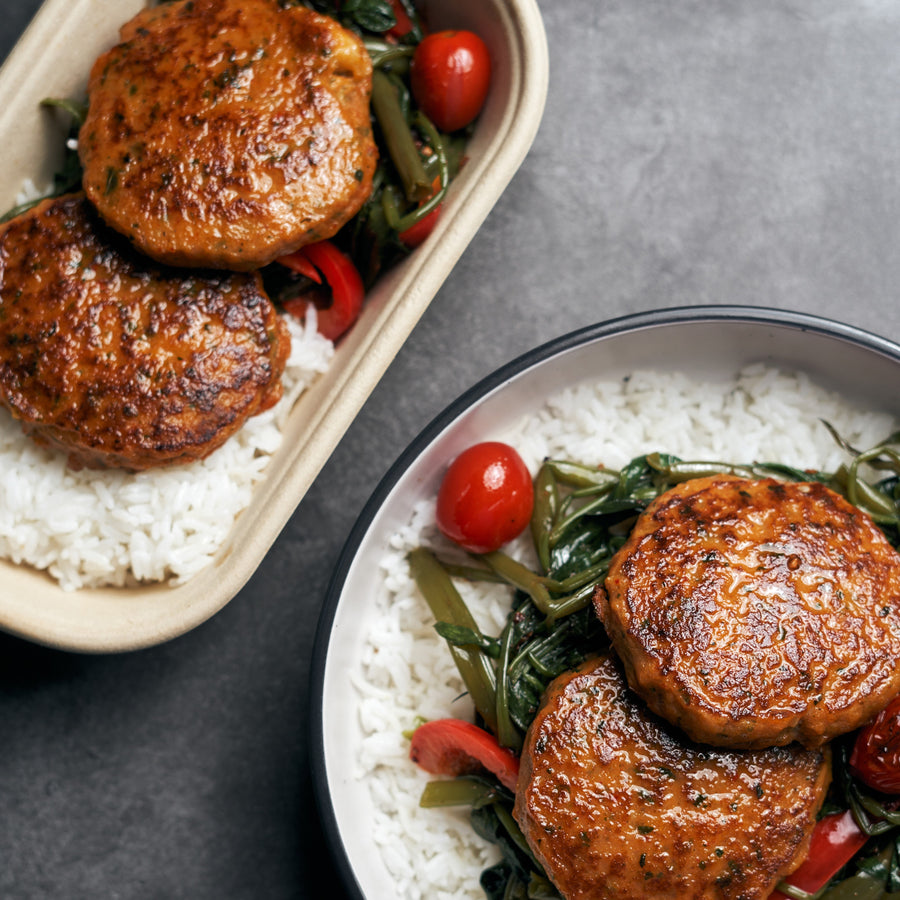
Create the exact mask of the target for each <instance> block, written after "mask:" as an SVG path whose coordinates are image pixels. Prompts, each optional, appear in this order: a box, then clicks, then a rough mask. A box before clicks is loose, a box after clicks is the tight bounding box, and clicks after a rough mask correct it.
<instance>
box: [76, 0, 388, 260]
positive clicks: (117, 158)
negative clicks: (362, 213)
mask: <svg viewBox="0 0 900 900" xmlns="http://www.w3.org/2000/svg"><path fill="white" fill-rule="evenodd" d="M120 36H121V43H119V44H118V45H116V46H115V47H113V48H112V49H111V50H109V51H108V52H106V53H104V54H103V55H102V56H100V57H99V59H97V61H96V62H95V63H94V66H93V68H92V70H91V76H90V81H89V84H88V100H89V109H88V115H87V118H86V120H85V122H84V125H83V126H82V128H81V131H80V134H79V141H78V148H79V154H80V157H81V160H82V163H83V164H84V188H85V191H86V192H87V195H88V197H89V199H90V200H91V201H92V202H93V203H94V205H95V206H96V207H97V209H98V210H99V211H100V213H101V215H102V216H103V218H104V219H105V220H106V221H107V222H108V223H109V224H110V225H112V226H113V227H114V228H116V229H117V230H118V231H120V232H122V234H124V235H126V236H127V237H128V238H129V239H130V240H131V241H132V242H133V243H134V245H135V246H136V247H138V248H139V249H140V250H141V251H142V252H144V253H146V254H147V255H149V256H151V257H152V258H154V259H156V260H158V261H160V262H164V263H167V264H172V265H185V266H201V267H215V268H229V269H236V270H248V269H254V268H258V267H260V266H262V265H265V264H266V263H269V262H271V261H272V260H273V259H275V258H276V257H277V256H280V255H281V254H284V253H289V252H292V251H294V250H296V249H298V248H299V247H301V246H302V245H304V244H307V243H311V242H313V241H318V240H321V239H323V238H327V237H330V236H331V235H333V234H334V233H335V232H336V231H337V230H338V229H339V228H340V227H341V226H342V225H343V224H344V223H345V222H346V221H347V220H348V219H350V218H351V217H352V216H353V215H354V214H355V213H356V212H357V211H358V210H359V208H360V207H361V206H362V204H363V203H364V202H365V200H366V198H367V197H368V196H369V194H370V193H371V187H372V175H373V172H374V170H375V164H376V161H377V150H376V147H375V143H374V139H373V136H372V126H371V117H370V113H369V98H370V95H371V86H372V64H371V60H370V58H369V55H368V53H367V52H366V50H365V48H364V46H363V44H362V41H361V40H360V39H359V38H358V37H357V36H356V35H355V34H353V33H352V32H350V31H348V30H347V29H345V28H343V27H342V26H341V25H340V24H339V23H338V22H336V21H334V20H333V19H331V18H329V17H327V16H323V15H319V14H318V13H315V12H313V11H312V10H309V9H307V8H306V7H303V6H299V5H286V4H279V3H278V0H175V2H172V3H163V4H160V5H158V6H154V7H151V8H148V9H146V10H143V11H141V12H140V13H138V15H137V16H135V17H134V19H132V20H131V21H130V22H129V23H127V24H126V25H125V26H123V28H122V29H121V33H120Z"/></svg>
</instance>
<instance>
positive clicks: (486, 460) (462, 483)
mask: <svg viewBox="0 0 900 900" xmlns="http://www.w3.org/2000/svg"><path fill="white" fill-rule="evenodd" d="M533 508H534V485H533V483H532V480H531V473H530V472H529V471H528V467H527V466H526V465H525V463H524V461H523V460H522V457H521V456H519V454H518V452H517V451H516V449H515V448H514V447H510V446H509V444H504V443H501V442H500V441H485V442H483V443H481V444H475V445H474V446H472V447H469V448H468V449H467V450H464V451H463V452H462V453H460V454H459V456H457V457H456V459H454V460H453V462H452V463H451V464H450V466H449V467H448V468H447V472H446V473H445V475H444V478H443V480H442V482H441V486H440V489H439V490H438V496H437V510H436V518H437V524H438V528H440V529H441V531H442V532H443V533H444V534H445V535H447V537H449V538H450V539H451V540H453V541H456V543H457V544H459V545H460V546H461V547H464V548H465V549H466V550H469V551H471V552H472V553H489V552H491V551H493V550H498V549H499V548H500V547H502V546H503V545H504V544H505V543H507V542H508V541H511V540H512V539H513V538H514V537H517V536H518V535H519V534H521V533H522V531H524V530H525V527H526V526H527V525H528V523H529V521H530V520H531V512H532V509H533Z"/></svg>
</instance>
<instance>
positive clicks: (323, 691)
mask: <svg viewBox="0 0 900 900" xmlns="http://www.w3.org/2000/svg"><path fill="white" fill-rule="evenodd" d="M751 363H765V364H767V365H769V366H773V367H777V368H782V369H786V370H790V371H794V372H800V373H805V374H807V375H808V376H809V377H810V378H811V379H812V380H813V381H814V382H816V383H817V384H819V385H821V386H822V387H824V388H826V389H829V390H833V391H836V392H837V393H839V394H840V395H841V396H843V397H844V398H845V399H847V400H848V401H851V402H858V403H860V404H861V405H862V406H864V407H865V408H868V409H873V410H883V411H884V412H887V413H890V414H892V415H894V416H900V395H898V392H897V390H896V388H897V385H898V384H900V346H898V345H897V344H894V343H892V342H890V341H888V340H885V339H883V338H880V337H878V336H876V335H874V334H870V333H868V332H865V331H862V330H860V329H858V328H855V327H852V326H849V325H844V324H840V323H837V322H833V321H829V320H826V319H822V318H819V317H816V316H811V315H806V314H801V313H792V312H784V311H780V310H773V309H763V308H747V307H733V306H717V307H700V308H690V309H671V310H662V311H658V312H652V313H642V314H639V315H634V316H627V317H624V318H619V319H615V320H612V321H609V322H604V323H600V324H598V325H594V326H591V327H588V328H585V329H582V330H579V331H576V332H573V333H571V334H567V335H565V336H563V337H560V338H558V339H556V340H552V341H550V342H549V343H547V344H544V345H542V346H540V347H538V348H537V349H535V350H533V351H531V352H530V353H526V354H525V355H523V356H521V357H519V358H518V359H516V360H514V361H512V362H511V363H509V364H508V365H505V366H503V367H502V368H500V369H498V370H497V371H496V372H495V373H493V374H492V375H490V376H489V377H487V378H485V379H484V380H483V381H481V382H480V383H479V384H477V385H475V386H474V387H473V388H471V389H470V390H469V391H467V392H466V393H464V394H463V395H462V396H461V397H460V398H459V399H458V400H456V402H454V403H452V404H451V405H450V406H449V407H448V408H447V409H446V410H444V412H442V413H441V414H440V415H439V416H437V417H436V418H435V419H434V421H432V422H431V424H430V425H428V427H427V428H425V429H424V431H423V432H422V433H421V434H420V435H419V436H418V437H417V438H416V439H415V440H414V441H413V442H412V444H410V446H409V447H408V448H407V449H406V450H405V451H404V453H403V454H402V455H401V456H400V458H399V459H398V460H397V462H396V463H395V464H394V466H393V467H392V468H391V469H390V471H389V472H388V473H387V475H386V476H385V478H384V479H383V480H382V482H381V484H379V486H378V488H377V490H376V491H375V493H374V494H373V495H372V497H371V499H370V500H369V502H368V503H367V505H366V506H365V508H364V509H363V511H362V514H361V515H360V517H359V519H358V521H357V522H356V525H355V526H354V528H353V530H352V532H351V534H350V536H349V539H348V540H347V543H346V545H345V547H344V549H343V552H342V553H341V556H340V558H339V561H338V565H337V568H336V570H335V572H334V575H333V578H332V581H331V584H330V587H329V590H328V593H327V596H326V599H325V603H324V606H323V609H322V613H321V618H320V621H319V626H318V632H317V635H316V643H315V651H314V659H313V677H312V685H311V690H312V698H311V699H312V703H311V707H312V715H311V721H310V727H311V731H312V745H311V746H312V763H313V775H314V783H315V790H316V796H317V801H318V803H319V808H320V811H321V815H322V821H323V826H324V829H325V832H326V835H327V837H328V840H329V843H330V845H331V847H332V850H333V852H334V855H335V859H336V861H337V864H338V867H339V868H340V870H341V873H342V876H343V878H344V881H345V885H346V888H347V890H348V891H349V893H350V894H351V896H353V897H356V898H366V900H381V898H384V897H393V896H401V893H400V890H399V889H398V885H397V884H396V881H395V879H393V878H392V876H391V875H390V873H389V871H388V869H387V868H386V866H385V864H384V862H383V860H382V858H381V856H380V854H379V851H378V848H377V846H376V843H375V841H374V839H373V835H372V818H373V816H372V809H373V808H372V806H371V802H372V801H371V800H370V798H369V793H368V789H367V787H366V785H365V783H364V782H363V781H362V780H360V779H358V778H357V777H356V776H355V775H354V770H355V769H356V768H357V766H356V760H357V754H358V753H359V750H360V743H361V740H362V731H361V729H360V726H359V722H358V716H357V715H356V714H355V713H356V710H357V708H358V704H359V699H358V697H357V696H356V694H355V691H354V688H353V686H352V683H351V679H350V678H349V677H348V672H350V671H351V670H352V669H353V667H354V666H355V665H356V664H357V661H358V660H359V658H360V654H361V652H362V648H363V646H364V644H365V640H366V636H367V634H368V633H369V629H370V627H371V624H372V616H373V615H376V614H377V613H376V612H375V605H374V604H373V603H371V602H370V599H371V597H372V595H373V592H374V591H376V590H378V589H379V586H378V584H377V579H378V577H379V574H378V573H379V571H380V570H379V562H380V560H381V558H382V557H383V555H384V554H385V552H386V550H387V548H388V543H389V541H390V538H391V536H392V535H394V534H395V533H396V532H397V531H398V529H399V528H401V527H402V526H404V525H405V524H406V523H407V522H408V521H409V520H410V518H411V516H412V514H413V510H414V509H415V507H416V506H417V504H419V503H420V502H421V501H423V500H428V499H429V498H431V497H433V496H434V495H435V494H436V491H437V486H438V483H439V479H440V477H441V474H442V472H443V470H444V468H445V466H446V464H447V462H448V460H450V459H452V458H453V457H454V456H455V455H456V454H457V453H459V452H460V451H461V450H462V449H464V448H465V447H466V446H468V445H469V444H471V443H474V442H476V441H480V440H486V439H490V438H492V437H495V436H499V435H503V433H504V432H505V431H507V430H509V429H510V428H511V427H512V426H513V425H514V424H515V423H516V422H517V421H518V420H520V419H521V418H522V417H523V416H524V415H526V414H527V413H528V412H530V411H533V410H535V409H536V408H537V407H539V406H540V405H541V404H542V403H543V401H544V400H545V399H547V398H549V397H552V396H553V395H555V394H557V393H558V392H559V391H561V390H563V389H564V388H567V387H572V386H575V385H577V384H579V383H582V382H587V381H592V380H594V381H596V380H599V379H606V378H616V377H621V376H624V375H627V374H628V373H630V372H632V371H635V370H653V371H658V372H662V373H665V372H679V373H684V374H687V375H693V376H697V377H700V378H704V379H713V380H714V379H716V378H719V377H729V378H730V377H733V376H734V374H735V373H736V372H737V371H738V370H739V369H741V368H743V367H744V366H745V365H749V364H751ZM410 765H412V764H410ZM410 875H411V877H413V878H414V877H415V873H410Z"/></svg>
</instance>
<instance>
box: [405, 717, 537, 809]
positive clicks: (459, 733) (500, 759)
mask: <svg viewBox="0 0 900 900" xmlns="http://www.w3.org/2000/svg"><path fill="white" fill-rule="evenodd" d="M409 758H410V759H411V760H412V761H413V762H414V763H416V764H417V765H419V766H421V767H422V768H423V769H424V770H425V771H426V772H430V773H431V774H432V775H473V774H475V773H476V772H478V771H479V770H480V769H487V770H488V771H489V772H492V773H493V774H494V775H496V776H497V780H498V781H499V782H500V783H501V784H502V785H503V786H504V787H506V788H508V789H509V790H511V791H513V792H515V790H516V782H517V781H518V778H519V759H518V757H517V756H516V755H515V753H513V752H512V751H511V750H507V749H506V747H501V746H500V744H498V743H497V739H496V738H495V737H494V736H493V735H492V734H489V733H488V732H487V731H485V730H484V729H482V728H479V727H478V726H477V725H473V724H472V723H471V722H465V721H463V720H462V719H437V720H435V721H433V722H426V723H425V724H424V725H420V726H419V727H418V728H417V729H416V730H415V731H414V732H413V736H412V742H411V744H410V748H409Z"/></svg>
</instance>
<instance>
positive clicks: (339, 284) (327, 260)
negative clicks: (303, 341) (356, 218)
mask: <svg viewBox="0 0 900 900" xmlns="http://www.w3.org/2000/svg"><path fill="white" fill-rule="evenodd" d="M278 262H279V263H281V265H283V266H287V267H288V268H289V269H292V270H293V271H295V272H298V273H300V274H301V275H305V276H306V277H307V278H309V279H310V280H311V281H314V282H315V283H316V284H319V285H322V289H321V290H320V289H316V290H315V291H311V292H310V293H309V294H308V295H307V294H303V295H301V296H299V297H295V298H292V299H290V300H285V301H284V303H283V304H282V305H283V306H284V308H285V309H286V310H287V312H289V313H291V314H292V315H295V316H297V317H298V318H303V317H304V316H305V315H306V310H307V307H308V305H309V304H310V303H314V304H315V306H316V311H317V312H316V329H317V330H318V332H319V334H321V335H322V336H323V337H326V338H328V340H330V341H336V340H337V339H338V338H339V337H340V336H341V335H342V334H343V333H344V332H345V331H346V330H347V329H348V328H349V327H350V326H351V325H352V324H353V323H354V322H355V321H356V320H357V318H358V317H359V312H360V310H361V309H362V304H363V298H364V296H365V288H364V286H363V281H362V278H361V277H360V275H359V272H358V271H357V269H356V266H355V265H353V261H352V260H351V259H350V257H349V256H347V254H346V253H344V252H343V251H342V250H339V249H338V248H337V247H335V245H334V244H332V243H331V241H317V242H316V243H315V244H307V245H306V246H305V247H301V248H300V249H299V250H297V251H296V253H291V254H289V255H287V256H282V257H280V258H279V260H278ZM323 281H324V282H325V284H323Z"/></svg>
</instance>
